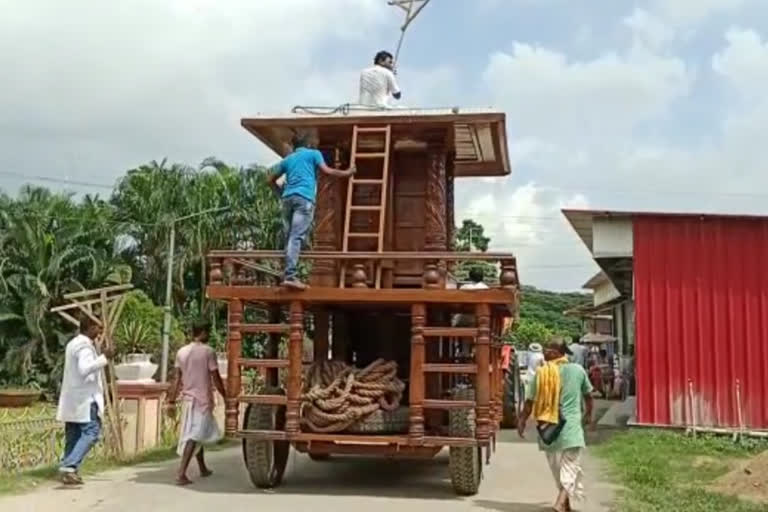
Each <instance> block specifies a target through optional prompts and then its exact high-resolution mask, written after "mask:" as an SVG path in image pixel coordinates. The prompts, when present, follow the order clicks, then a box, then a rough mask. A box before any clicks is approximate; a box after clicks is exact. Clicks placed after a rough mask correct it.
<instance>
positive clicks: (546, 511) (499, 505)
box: [474, 500, 552, 512]
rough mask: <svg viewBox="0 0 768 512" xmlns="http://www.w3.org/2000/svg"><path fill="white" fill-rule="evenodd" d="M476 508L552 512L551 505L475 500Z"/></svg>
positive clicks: (509, 511) (510, 511)
mask: <svg viewBox="0 0 768 512" xmlns="http://www.w3.org/2000/svg"><path fill="white" fill-rule="evenodd" d="M474 504H475V505H477V506H478V507H483V508H484V509H487V510H496V511H498V512H552V505H531V504H530V503H507V502H502V501H488V500H477V501H475V502H474Z"/></svg>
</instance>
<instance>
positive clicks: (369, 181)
mask: <svg viewBox="0 0 768 512" xmlns="http://www.w3.org/2000/svg"><path fill="white" fill-rule="evenodd" d="M352 183H354V184H355V185H383V184H384V181H383V180H378V179H367V178H360V179H354V178H352Z"/></svg>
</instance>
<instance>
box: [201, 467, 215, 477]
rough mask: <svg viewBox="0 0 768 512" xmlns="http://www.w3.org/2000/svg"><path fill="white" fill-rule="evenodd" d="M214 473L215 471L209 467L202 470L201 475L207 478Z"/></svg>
mask: <svg viewBox="0 0 768 512" xmlns="http://www.w3.org/2000/svg"><path fill="white" fill-rule="evenodd" d="M212 474H213V471H211V470H210V469H208V468H205V469H201V470H200V476H201V477H203V478H207V477H209V476H211V475H212Z"/></svg>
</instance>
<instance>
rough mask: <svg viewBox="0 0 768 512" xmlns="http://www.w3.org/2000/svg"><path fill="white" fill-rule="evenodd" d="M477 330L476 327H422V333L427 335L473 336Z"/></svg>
mask: <svg viewBox="0 0 768 512" xmlns="http://www.w3.org/2000/svg"><path fill="white" fill-rule="evenodd" d="M477 331H478V329H477V328H476V327H424V329H423V334H424V336H429V337H438V336H445V337H455V338H474V337H475V336H477Z"/></svg>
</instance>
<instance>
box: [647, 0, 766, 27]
mask: <svg viewBox="0 0 768 512" xmlns="http://www.w3.org/2000/svg"><path fill="white" fill-rule="evenodd" d="M750 1H751V0H651V6H652V9H653V10H654V11H656V12H659V13H660V14H661V15H662V16H663V17H665V18H666V19H668V20H669V21H671V22H673V23H676V24H679V25H692V24H695V23H698V22H701V21H703V20H705V19H707V18H709V17H711V16H715V15H717V14H722V13H727V12H730V11H735V10H737V9H739V8H740V7H743V6H744V5H746V4H748V3H749V2H750Z"/></svg>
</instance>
